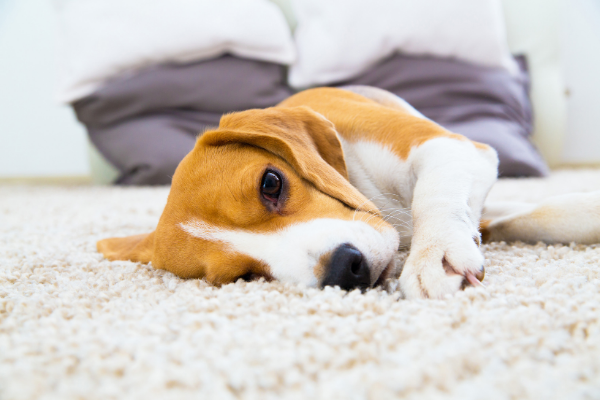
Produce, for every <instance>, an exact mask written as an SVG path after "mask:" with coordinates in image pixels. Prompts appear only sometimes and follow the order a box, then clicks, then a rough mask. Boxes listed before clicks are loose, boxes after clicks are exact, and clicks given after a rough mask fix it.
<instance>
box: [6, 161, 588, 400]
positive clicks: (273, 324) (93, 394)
mask: <svg viewBox="0 0 600 400" xmlns="http://www.w3.org/2000/svg"><path fill="white" fill-rule="evenodd" d="M598 189H600V171H599V170H582V171H558V172H555V173H554V174H553V175H552V176H551V177H550V178H549V179H544V180H541V179H521V180H503V181H501V182H499V183H498V184H497V186H496V187H495V188H494V189H493V191H492V193H491V195H490V198H491V199H496V200H511V199H520V200H531V201H535V200H540V199H542V198H545V197H547V196H549V195H554V194H560V193H566V192H572V191H591V190H598ZM167 193H168V189H166V188H114V187H93V186H78V187H52V186H14V185H12V186H11V185H5V186H0V399H3V400H7V399H88V400H91V399H102V400H105V399H125V398H126V399H144V400H146V399H326V400H331V399H388V398H408V399H425V398H432V399H445V398H456V399H488V400H493V399H567V398H568V399H598V398H600V245H592V246H583V245H577V244H571V245H566V246H565V245H545V244H541V243H540V244H537V245H526V244H523V243H492V244H489V245H485V246H483V248H484V252H485V256H486V258H487V261H486V277H485V283H486V285H487V290H485V289H481V288H467V289H466V290H465V291H463V292H460V293H458V294H457V295H455V296H453V297H449V298H447V299H445V300H426V301H406V300H402V298H401V295H400V293H398V292H395V291H393V290H391V289H390V288H388V290H389V292H388V291H384V290H381V289H377V290H370V291H368V292H367V293H365V294H361V293H359V292H358V291H354V292H350V293H347V292H343V291H340V290H336V289H332V288H328V289H325V290H316V289H306V288H303V287H297V286H293V285H283V284H280V283H276V282H275V283H266V282H264V281H258V282H250V283H245V282H242V281H240V282H237V283H235V284H231V285H227V286H224V287H221V288H215V287H212V286H210V285H208V284H207V283H205V282H203V281H202V280H183V279H179V278H178V277H176V276H174V275H172V274H171V273H168V272H164V271H159V270H154V269H152V267H150V266H148V265H141V264H137V263H132V262H109V261H106V260H104V259H103V258H102V256H101V255H100V254H98V253H97V252H96V248H95V242H96V241H97V240H99V239H102V238H105V237H108V236H114V235H128V234H135V233H143V232H147V231H150V230H152V229H154V227H155V225H156V223H157V221H158V217H159V216H160V213H161V211H162V208H163V206H164V204H165V201H166V197H167ZM390 287H391V288H393V285H391V286H390Z"/></svg>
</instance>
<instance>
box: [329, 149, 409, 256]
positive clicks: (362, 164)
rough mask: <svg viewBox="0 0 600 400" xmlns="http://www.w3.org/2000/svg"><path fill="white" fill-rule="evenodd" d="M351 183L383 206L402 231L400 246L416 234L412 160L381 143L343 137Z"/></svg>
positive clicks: (391, 220)
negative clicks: (409, 160) (400, 155)
mask: <svg viewBox="0 0 600 400" xmlns="http://www.w3.org/2000/svg"><path fill="white" fill-rule="evenodd" d="M340 141H341V143H342V147H343V149H344V156H345V158H346V168H347V170H348V178H349V179H350V183H351V184H352V185H353V186H354V187H356V188H357V189H358V190H359V191H360V192H361V193H362V194H364V195H365V197H367V198H368V199H369V200H371V201H372V202H373V203H375V205H376V206H377V207H378V208H379V210H381V212H382V214H383V215H384V218H385V220H386V221H387V222H388V223H390V224H391V225H393V226H394V227H395V228H396V230H397V231H398V232H399V233H400V247H401V248H405V247H409V246H410V241H411V238H412V233H413V232H412V214H411V209H410V204H411V201H412V196H413V193H412V188H413V182H412V178H411V174H410V168H409V164H408V163H407V162H405V161H403V160H401V159H399V158H398V156H396V155H395V154H394V153H392V152H391V151H390V150H388V149H386V148H385V147H383V146H382V145H381V144H378V143H373V142H368V141H359V142H353V143H350V142H348V141H346V140H344V139H343V138H340Z"/></svg>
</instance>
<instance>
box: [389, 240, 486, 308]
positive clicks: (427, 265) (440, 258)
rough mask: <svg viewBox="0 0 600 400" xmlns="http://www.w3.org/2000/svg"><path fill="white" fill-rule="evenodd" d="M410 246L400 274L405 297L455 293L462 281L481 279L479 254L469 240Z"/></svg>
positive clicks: (482, 273) (477, 281)
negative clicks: (409, 251)
mask: <svg viewBox="0 0 600 400" xmlns="http://www.w3.org/2000/svg"><path fill="white" fill-rule="evenodd" d="M452 242H453V243H443V244H442V243H439V244H437V245H429V246H425V247H421V246H413V248H412V249H411V253H410V255H409V257H408V259H407V260H406V264H405V265H404V268H403V269H402V274H401V275H400V288H401V290H402V292H403V293H404V296H405V297H406V298H407V299H419V298H442V297H444V296H445V295H447V294H453V293H456V292H457V291H458V290H459V289H460V288H461V287H462V286H463V285H464V284H465V282H469V283H471V284H473V285H477V284H479V281H480V280H482V279H483V275H484V269H483V255H482V254H481V251H479V248H478V247H477V245H476V244H475V242H474V241H473V240H472V239H471V238H469V240H463V241H462V242H459V241H452Z"/></svg>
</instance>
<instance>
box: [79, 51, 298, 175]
mask: <svg viewBox="0 0 600 400" xmlns="http://www.w3.org/2000/svg"><path fill="white" fill-rule="evenodd" d="M285 74H286V71H285V68H284V67H283V66H281V65H278V64H273V63H268V62H262V61H255V60H248V59H243V58H239V57H234V56H230V55H225V56H222V57H219V58H215V59H212V60H206V61H201V62H196V63H190V64H185V65H157V66H155V67H152V68H148V69H145V70H142V71H138V72H136V73H135V74H132V75H129V76H125V77H121V78H119V79H116V80H113V81H111V82H108V83H106V84H105V85H104V86H103V87H102V88H101V89H99V90H98V91H96V92H95V93H93V94H91V95H90V96H87V97H85V98H83V99H81V100H79V101H77V102H75V103H73V104H72V106H73V108H74V109H75V113H76V114H77V118H78V119H79V120H80V121H81V122H82V123H83V124H84V125H85V126H86V128H87V130H88V134H89V137H90V140H91V141H92V143H93V144H94V146H95V147H96V148H97V149H98V150H99V151H100V153H101V154H102V155H103V156H104V158H106V159H107V160H108V161H109V162H110V163H112V164H113V165H114V166H115V167H116V168H117V169H118V170H119V173H120V175H119V177H118V178H117V180H116V183H120V184H134V185H148V184H169V183H170V182H171V177H172V176H173V173H174V172H175V168H176V167H177V165H178V164H179V162H180V161H181V160H182V159H183V157H185V155H186V154H187V153H188V152H190V151H191V150H192V148H193V147H194V143H195V141H196V137H197V136H198V134H200V133H201V132H202V131H204V130H205V129H206V128H208V127H211V126H217V125H219V120H220V119H221V115H222V114H224V113H227V112H232V111H241V110H246V109H249V108H263V107H270V106H274V105H275V104H277V103H279V102H280V101H282V100H284V99H285V98H287V97H288V96H290V95H291V94H292V90H291V89H290V88H289V87H288V86H287V85H286V83H285Z"/></svg>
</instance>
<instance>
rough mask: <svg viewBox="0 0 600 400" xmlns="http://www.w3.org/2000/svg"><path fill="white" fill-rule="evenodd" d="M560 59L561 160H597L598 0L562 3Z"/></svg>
mask: <svg viewBox="0 0 600 400" xmlns="http://www.w3.org/2000/svg"><path fill="white" fill-rule="evenodd" d="M562 15H563V27H562V28H563V29H562V43H561V45H562V46H561V59H562V63H563V72H564V78H565V84H566V86H567V93H568V96H567V132H566V136H565V137H566V140H565V142H564V147H563V154H562V158H563V161H564V162H566V163H574V164H577V163H589V164H600V0H568V1H565V2H564V4H563V13H562Z"/></svg>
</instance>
